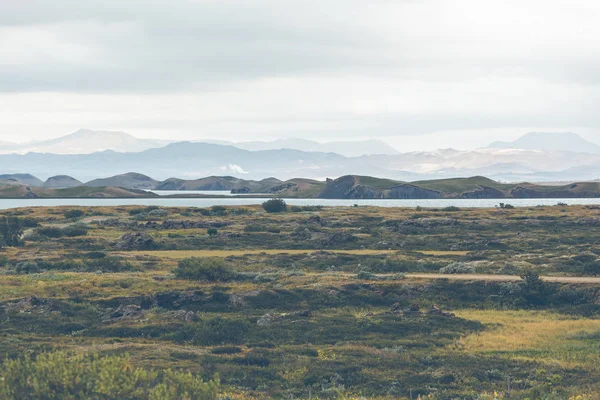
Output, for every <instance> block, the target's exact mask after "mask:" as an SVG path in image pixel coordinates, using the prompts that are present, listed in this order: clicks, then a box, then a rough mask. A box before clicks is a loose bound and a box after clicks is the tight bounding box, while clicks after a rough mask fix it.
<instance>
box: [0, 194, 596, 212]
mask: <svg viewBox="0 0 600 400" xmlns="http://www.w3.org/2000/svg"><path fill="white" fill-rule="evenodd" d="M176 193H177V192H176ZM176 193H171V194H176ZM221 193H222V192H221ZM265 200H266V199H264V198H244V197H236V198H223V197H221V198H179V199H177V198H160V197H158V198H147V199H0V209H1V210H5V209H9V208H17V207H42V206H44V207H46V206H125V205H144V206H149V205H156V206H165V207H211V206H214V205H222V206H238V205H252V204H261V203H262V202H264V201H265ZM285 201H286V202H287V203H288V204H289V205H299V206H300V205H301V206H316V205H319V206H326V207H331V206H346V207H351V206H353V205H354V204H358V205H359V206H377V207H417V206H421V207H447V206H457V207H476V208H487V207H495V206H497V205H498V203H500V202H503V203H509V204H512V205H513V206H515V207H532V206H538V205H545V206H549V205H556V204H557V203H559V202H560V203H566V204H569V205H600V198H589V199H424V200H391V199H390V200H337V199H285Z"/></svg>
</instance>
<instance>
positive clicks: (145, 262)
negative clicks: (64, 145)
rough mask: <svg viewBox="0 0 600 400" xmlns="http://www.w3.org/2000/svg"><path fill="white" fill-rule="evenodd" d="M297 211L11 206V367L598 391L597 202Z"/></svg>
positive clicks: (275, 391) (353, 387) (227, 388)
mask: <svg viewBox="0 0 600 400" xmlns="http://www.w3.org/2000/svg"><path fill="white" fill-rule="evenodd" d="M296 211H297V212H291V211H288V212H285V213H280V214H268V213H265V212H264V211H263V210H262V209H261V208H259V207H253V206H248V207H227V208H223V207H214V208H212V209H196V208H155V207H134V206H131V207H82V208H77V207H49V208H32V209H16V210H6V211H3V212H2V213H1V214H0V218H2V217H3V216H8V217H15V218H18V219H19V221H21V223H22V224H24V227H23V230H24V235H23V237H22V241H21V242H20V243H19V245H18V246H6V247H4V248H3V249H2V251H0V318H2V321H3V323H2V324H1V325H0V338H2V339H1V340H0V356H1V357H2V358H4V357H8V358H11V359H12V358H18V357H20V356H22V355H24V354H31V355H34V356H35V355H36V354H39V353H40V352H43V351H54V350H64V351H67V352H71V353H77V354H82V353H86V354H88V353H94V354H96V353H97V354H101V355H107V356H112V355H122V354H125V353H128V354H129V355H130V357H131V362H132V363H133V364H134V365H135V366H138V367H141V368H152V369H164V368H172V369H175V370H183V371H189V372H192V373H193V374H196V375H198V376H201V377H203V378H204V379H205V380H208V379H211V378H213V377H214V376H215V375H217V374H218V375H219V376H220V379H221V386H222V392H223V393H225V392H227V393H229V395H228V396H232V397H231V398H257V399H260V398H281V399H289V398H297V399H304V398H306V399H307V398H321V399H323V398H325V399H326V398H340V396H341V395H340V393H347V394H349V395H350V396H352V395H354V396H357V395H359V394H361V395H363V396H366V397H372V398H400V399H402V398H404V399H408V398H410V397H411V396H412V398H417V396H430V397H429V398H436V399H456V398H461V399H478V398H485V397H481V396H482V393H484V392H487V393H493V392H494V391H496V392H498V393H501V396H504V397H505V398H507V397H508V396H509V394H510V398H511V399H525V398H529V399H538V398H540V399H542V398H545V399H563V398H564V399H568V398H569V397H570V396H578V395H581V396H584V395H585V396H587V395H590V396H592V395H594V394H595V393H598V392H600V384H599V383H598V381H597V379H595V378H594V376H597V375H598V373H599V372H600V371H598V365H600V364H599V363H598V361H599V360H598V357H599V355H600V346H599V345H598V338H599V337H600V318H598V316H599V315H600V306H599V305H598V304H597V303H598V301H597V299H598V296H599V294H600V282H599V278H598V277H597V275H600V268H599V267H598V266H599V265H600V264H599V261H598V256H599V255H600V248H599V247H598V245H599V244H600V242H599V240H600V239H599V238H598V236H597V235H596V232H597V230H598V227H599V225H600V211H599V210H598V209H597V208H594V207H584V206H570V207H564V206H556V207H531V208H518V209H506V210H505V209H461V210H454V209H453V210H442V209H438V210H435V209H420V210H415V209H385V208H375V207H339V208H323V209H311V210H309V211H302V210H296ZM538 275H541V276H542V277H543V278H542V279H537V278H538ZM522 276H525V279H522V278H521V277H522ZM508 380H510V382H511V388H510V393H508V389H507V381H508ZM223 398H227V397H223ZM591 398H593V397H582V399H591Z"/></svg>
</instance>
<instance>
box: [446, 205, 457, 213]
mask: <svg viewBox="0 0 600 400" xmlns="http://www.w3.org/2000/svg"><path fill="white" fill-rule="evenodd" d="M442 211H446V212H455V211H460V208H458V207H456V206H448V207H444V208H442Z"/></svg>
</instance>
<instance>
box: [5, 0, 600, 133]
mask: <svg viewBox="0 0 600 400" xmlns="http://www.w3.org/2000/svg"><path fill="white" fill-rule="evenodd" d="M599 18H600V4H596V3H595V2H590V1H585V0H569V1H567V0H551V1H543V0H528V1H525V2H523V1H517V0H506V1H502V2H482V1H478V0H456V1H450V0H421V1H413V0H399V1H389V0H372V1H368V2H366V1H362V0H324V1H323V0H320V1H317V0H302V1H300V0H287V1H281V0H253V1H246V0H150V1H148V0H146V1H141V0H130V1H127V2H123V1H117V0H102V1H100V0H88V1H77V0H56V1H49V0H29V1H26V2H9V1H5V2H0V49H1V50H0V117H1V118H0V139H4V137H1V136H7V137H6V139H8V138H9V136H11V137H12V135H15V132H18V133H19V137H18V139H20V138H23V137H31V138H33V137H39V136H40V135H58V134H65V133H68V131H69V130H75V129H77V128H80V127H92V128H102V129H124V130H128V131H131V132H134V133H137V134H138V135H139V136H153V137H163V136H165V135H166V136H168V137H169V138H171V137H173V136H177V137H182V138H189V139H198V138H199V137H221V136H222V135H225V136H226V137H228V138H236V139H247V138H248V137H252V138H255V137H258V138H265V137H267V138H268V137H276V136H279V137H281V136H288V137H289V136H298V135H302V136H307V137H313V138H323V139H327V138H332V139H335V138H340V137H347V136H348V135H354V136H356V137H357V138H358V137H373V136H377V137H385V136H397V135H417V134H428V133H432V132H439V131H443V130H461V129H463V130H464V129H472V130H477V129H501V128H509V127H522V128H523V129H525V127H527V126H537V127H540V126H543V127H548V128H549V129H553V128H555V129H561V130H564V129H566V128H567V127H576V128H577V127H584V128H588V129H598V128H600V117H598V115H597V114H598V113H597V111H596V109H595V104H597V102H598V100H600V85H599V83H600V75H599V74H598V73H597V72H596V71H598V69H599V68H600V53H598V52H597V50H596V49H597V47H598V43H600V25H599V24H597V21H598V19H599ZM494 139H499V138H494Z"/></svg>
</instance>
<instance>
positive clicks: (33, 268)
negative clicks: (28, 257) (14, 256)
mask: <svg viewBox="0 0 600 400" xmlns="http://www.w3.org/2000/svg"><path fill="white" fill-rule="evenodd" d="M41 270H42V269H41V268H40V266H39V265H38V264H37V263H36V262H34V261H21V262H19V263H17V265H16V266H15V272H16V273H17V274H35V273H38V272H40V271H41Z"/></svg>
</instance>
